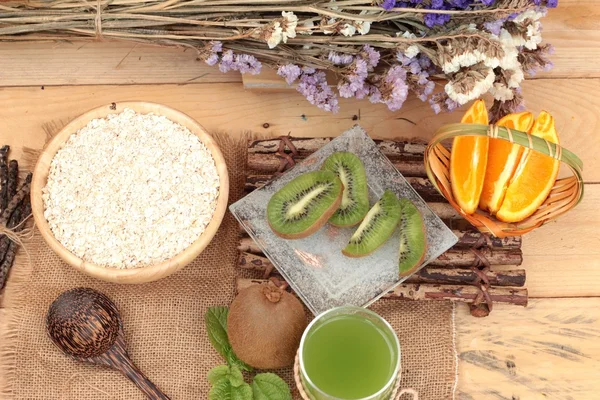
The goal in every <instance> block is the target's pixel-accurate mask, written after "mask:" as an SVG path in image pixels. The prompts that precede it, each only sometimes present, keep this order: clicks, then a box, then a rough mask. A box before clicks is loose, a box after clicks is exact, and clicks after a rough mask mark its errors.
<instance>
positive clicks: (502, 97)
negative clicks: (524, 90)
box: [490, 82, 515, 101]
mask: <svg viewBox="0 0 600 400" xmlns="http://www.w3.org/2000/svg"><path fill="white" fill-rule="evenodd" d="M490 93H491V94H492V96H494V99H496V100H499V101H508V100H512V99H514V97H515V94H514V93H513V91H512V90H510V89H509V88H508V87H506V85H505V84H504V83H500V82H496V83H494V85H493V86H492V87H491V88H490Z"/></svg>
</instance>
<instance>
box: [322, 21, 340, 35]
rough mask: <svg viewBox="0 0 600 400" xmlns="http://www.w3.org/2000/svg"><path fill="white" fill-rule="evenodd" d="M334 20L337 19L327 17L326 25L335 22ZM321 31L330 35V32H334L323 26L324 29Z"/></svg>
mask: <svg viewBox="0 0 600 400" xmlns="http://www.w3.org/2000/svg"><path fill="white" fill-rule="evenodd" d="M336 22H337V21H336V20H335V18H329V19H328V20H327V25H333V24H335V23H336ZM323 33H324V34H326V35H332V34H334V33H335V30H331V29H327V28H325V29H323Z"/></svg>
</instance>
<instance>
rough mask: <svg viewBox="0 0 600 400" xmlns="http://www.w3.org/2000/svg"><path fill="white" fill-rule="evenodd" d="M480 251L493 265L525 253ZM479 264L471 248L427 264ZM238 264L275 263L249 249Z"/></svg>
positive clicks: (516, 261)
mask: <svg viewBox="0 0 600 400" xmlns="http://www.w3.org/2000/svg"><path fill="white" fill-rule="evenodd" d="M479 251H480V253H481V255H482V256H483V257H485V258H486V259H487V261H488V262H489V264H491V265H521V263H522V262H523V255H522V253H521V251H520V250H508V251H491V250H489V249H481V250H479ZM478 264H479V258H478V256H477V255H475V254H474V253H473V252H471V251H470V250H462V249H451V250H448V251H447V252H445V253H444V254H442V255H441V256H440V257H438V258H437V259H435V260H433V261H431V262H430V263H429V264H427V265H428V266H430V267H446V268H448V267H452V268H470V267H472V266H475V265H478ZM238 265H239V266H240V268H245V269H254V270H257V271H265V270H270V269H273V264H272V263H271V261H269V259H268V258H266V257H265V256H263V255H262V254H261V255H258V254H252V253H250V252H247V251H242V252H240V256H239V260H238Z"/></svg>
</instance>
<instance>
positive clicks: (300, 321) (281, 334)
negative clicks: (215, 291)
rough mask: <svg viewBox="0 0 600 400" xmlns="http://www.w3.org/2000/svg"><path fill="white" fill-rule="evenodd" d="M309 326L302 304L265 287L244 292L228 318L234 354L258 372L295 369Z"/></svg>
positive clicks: (280, 290)
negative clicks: (305, 330)
mask: <svg viewBox="0 0 600 400" xmlns="http://www.w3.org/2000/svg"><path fill="white" fill-rule="evenodd" d="M306 326H307V319H306V314H305V312H304V307H303V306H302V303H300V301H299V300H298V299H297V298H296V297H295V296H294V295H292V294H290V293H288V292H286V291H285V290H282V289H279V288H277V287H272V286H270V285H264V284H263V285H256V286H250V287H248V288H246V289H243V290H242V291H240V293H239V294H238V295H237V296H236V298H235V299H234V300H233V302H232V303H231V306H230V308H229V316H228V317H227V331H228V336H229V342H230V343H231V347H232V348H233V351H234V352H235V354H236V355H237V356H238V358H239V359H240V360H242V361H244V362H245V363H247V364H248V365H251V366H252V367H254V368H258V369H277V368H283V367H287V366H290V365H292V364H293V363H294V359H295V357H296V352H297V351H298V347H299V346H300V339H301V338H302V334H303V333H304V329H306Z"/></svg>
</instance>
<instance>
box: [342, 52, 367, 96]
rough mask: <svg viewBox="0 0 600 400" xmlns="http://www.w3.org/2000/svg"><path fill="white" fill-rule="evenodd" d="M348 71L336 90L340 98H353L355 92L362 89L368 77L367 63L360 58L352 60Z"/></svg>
mask: <svg viewBox="0 0 600 400" xmlns="http://www.w3.org/2000/svg"><path fill="white" fill-rule="evenodd" d="M348 69H349V72H348V73H346V74H345V75H344V77H343V79H342V80H340V82H339V83H338V90H339V92H340V96H342V97H353V96H354V94H355V93H356V91H358V90H360V89H362V88H363V86H364V85H365V79H366V78H367V75H368V66H367V62H366V61H365V60H364V59H362V58H357V59H356V60H354V63H353V64H352V65H351V66H349V67H348Z"/></svg>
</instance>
